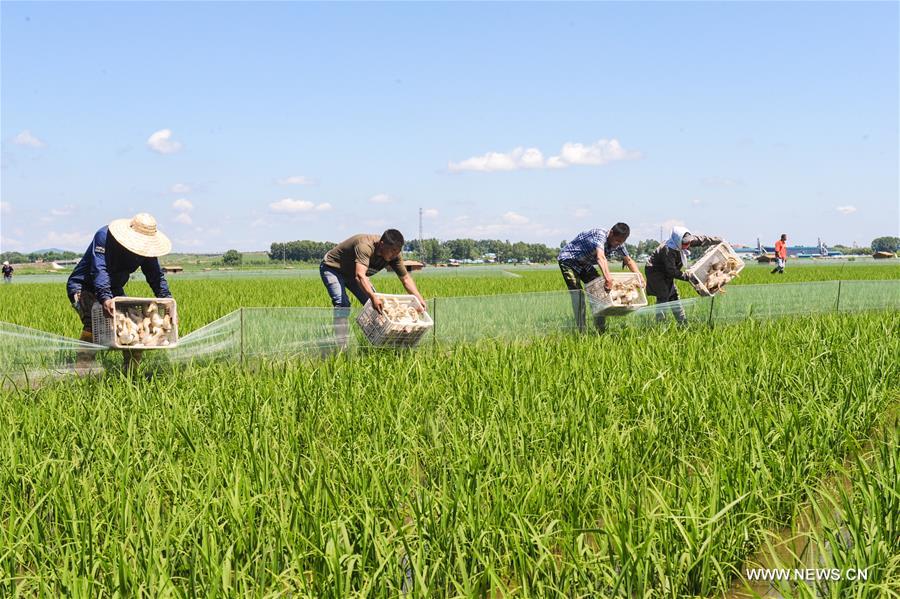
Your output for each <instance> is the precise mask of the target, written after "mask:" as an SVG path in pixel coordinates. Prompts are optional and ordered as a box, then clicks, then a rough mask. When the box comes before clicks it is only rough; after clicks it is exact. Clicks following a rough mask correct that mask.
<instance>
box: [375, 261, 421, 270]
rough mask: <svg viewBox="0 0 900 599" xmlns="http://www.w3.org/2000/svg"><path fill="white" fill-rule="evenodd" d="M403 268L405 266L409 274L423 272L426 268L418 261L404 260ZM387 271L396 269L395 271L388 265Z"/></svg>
mask: <svg viewBox="0 0 900 599" xmlns="http://www.w3.org/2000/svg"><path fill="white" fill-rule="evenodd" d="M403 266H405V267H406V270H408V271H409V272H414V271H417V270H422V269H423V268H425V263H424V262H419V261H418V260H404V261H403ZM385 270H390V271H393V270H394V269H393V267H391V265H390V264H388V266H387V268H386V269H385Z"/></svg>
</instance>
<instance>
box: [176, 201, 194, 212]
mask: <svg viewBox="0 0 900 599" xmlns="http://www.w3.org/2000/svg"><path fill="white" fill-rule="evenodd" d="M172 208H174V209H175V210H177V211H178V212H190V211H191V210H193V209H194V205H193V204H192V203H191V201H190V200H188V199H187V198H179V199H177V200H175V201H174V202H172Z"/></svg>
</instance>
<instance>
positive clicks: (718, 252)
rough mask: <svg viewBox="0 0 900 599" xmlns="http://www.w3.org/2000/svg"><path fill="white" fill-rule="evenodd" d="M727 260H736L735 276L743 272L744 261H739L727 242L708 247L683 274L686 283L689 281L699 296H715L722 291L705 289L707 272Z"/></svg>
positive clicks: (720, 288) (739, 258)
mask: <svg viewBox="0 0 900 599" xmlns="http://www.w3.org/2000/svg"><path fill="white" fill-rule="evenodd" d="M729 258H734V259H735V260H737V269H736V271H735V273H734V275H735V276H737V275H738V273H740V272H741V271H742V270H744V261H743V260H742V259H741V257H740V255H738V253H737V252H735V251H734V250H733V249H732V247H731V246H730V245H728V242H726V241H723V242H722V243H719V244H716V245H714V246H712V247H710V248H709V249H708V250H706V252H705V253H704V254H703V255H702V256H700V258H699V259H698V260H697V261H696V262H694V264H693V266H691V267H690V268H688V269H686V270H685V271H684V273H685V274H686V275H688V281H690V283H691V285H693V287H694V289H696V290H697V293H699V294H700V295H715V294H716V293H718V292H719V291H721V290H722V287H724V285H722V287H719V288H718V289H716V290H715V291H710V290H709V289H707V287H706V281H707V279H708V278H709V271H710V268H712V267H713V266H714V265H718V264H723V263H724V262H725V261H726V260H728V259H729Z"/></svg>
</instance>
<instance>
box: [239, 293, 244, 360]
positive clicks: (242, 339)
mask: <svg viewBox="0 0 900 599" xmlns="http://www.w3.org/2000/svg"><path fill="white" fill-rule="evenodd" d="M240 317H241V368H243V367H244V308H243V307H242V308H241V314H240Z"/></svg>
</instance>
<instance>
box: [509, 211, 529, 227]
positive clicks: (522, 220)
mask: <svg viewBox="0 0 900 599" xmlns="http://www.w3.org/2000/svg"><path fill="white" fill-rule="evenodd" d="M503 222H506V223H508V224H510V225H527V224H528V223H529V220H528V217H526V216H522V215H521V214H517V213H515V212H507V213H506V214H504V215H503Z"/></svg>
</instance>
